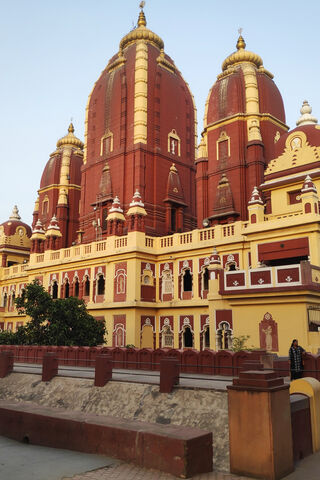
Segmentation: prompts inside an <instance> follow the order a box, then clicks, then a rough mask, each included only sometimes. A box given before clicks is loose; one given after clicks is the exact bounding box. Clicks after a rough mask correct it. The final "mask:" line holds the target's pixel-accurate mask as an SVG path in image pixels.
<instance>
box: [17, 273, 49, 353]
mask: <svg viewBox="0 0 320 480" xmlns="http://www.w3.org/2000/svg"><path fill="white" fill-rule="evenodd" d="M52 302H53V300H52V298H51V296H50V294H49V293H48V292H47V291H46V290H45V289H44V287H43V286H42V285H40V283H39V281H38V280H33V282H32V283H28V284H27V285H26V287H25V289H24V290H23V291H22V294H21V296H20V297H17V298H16V299H15V304H16V307H17V310H18V314H19V315H27V316H29V317H30V318H31V320H30V321H29V322H28V323H27V325H26V326H25V327H22V329H21V330H20V336H21V337H23V332H24V333H25V338H24V340H25V343H27V344H29V345H34V344H36V345H45V344H46V341H45V337H46V328H47V326H46V322H47V321H48V320H49V317H50V311H51V309H52ZM21 340H22V342H21V343H24V342H23V339H21Z"/></svg>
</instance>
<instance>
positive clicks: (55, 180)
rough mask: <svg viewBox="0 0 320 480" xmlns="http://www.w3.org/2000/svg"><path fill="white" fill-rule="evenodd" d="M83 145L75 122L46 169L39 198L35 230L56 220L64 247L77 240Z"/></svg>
mask: <svg viewBox="0 0 320 480" xmlns="http://www.w3.org/2000/svg"><path fill="white" fill-rule="evenodd" d="M82 162H83V143H82V141H81V140H79V139H78V138H77V137H76V136H75V135H74V127H73V125H72V123H71V124H70V125H69V128H68V133H67V135H65V136H64V137H62V138H60V140H58V142H57V149H56V150H55V151H54V152H53V153H52V154H51V155H50V158H49V160H48V162H47V164H46V166H45V168H44V171H43V174H42V177H41V182H40V189H39V190H38V195H39V196H38V199H37V200H36V203H35V209H34V212H33V223H32V228H33V229H35V227H36V224H37V222H40V223H39V224H38V226H39V225H41V228H43V229H44V231H45V230H47V229H48V227H49V226H50V222H51V220H52V218H53V217H56V218H55V221H57V223H58V225H59V229H60V232H61V244H60V247H63V248H64V247H69V246H71V244H72V243H73V242H75V241H76V240H77V235H78V234H77V231H78V230H79V202H80V188H81V165H82Z"/></svg>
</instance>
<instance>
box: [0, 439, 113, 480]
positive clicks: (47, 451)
mask: <svg viewBox="0 0 320 480" xmlns="http://www.w3.org/2000/svg"><path fill="white" fill-rule="evenodd" d="M108 465H114V466H116V465H117V461H116V460H114V459H110V458H107V457H102V456H100V455H90V454H83V453H80V452H71V451H69V450H60V449H58V448H47V447H39V446H37V445H27V444H25V443H20V442H16V441H14V440H11V439H8V438H5V437H1V436H0V480H61V478H64V477H70V476H71V477H72V476H73V475H75V474H77V473H81V472H87V471H89V470H94V469H97V468H99V469H100V468H101V467H106V466H108ZM84 478H86V477H84ZM92 478H94V477H92ZM100 478H101V477H100Z"/></svg>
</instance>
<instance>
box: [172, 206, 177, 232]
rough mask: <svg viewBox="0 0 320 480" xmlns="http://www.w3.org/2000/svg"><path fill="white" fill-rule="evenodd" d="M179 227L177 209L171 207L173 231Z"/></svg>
mask: <svg viewBox="0 0 320 480" xmlns="http://www.w3.org/2000/svg"><path fill="white" fill-rule="evenodd" d="M176 229H177V209H176V208H174V207H172V208H171V231H172V232H175V231H176Z"/></svg>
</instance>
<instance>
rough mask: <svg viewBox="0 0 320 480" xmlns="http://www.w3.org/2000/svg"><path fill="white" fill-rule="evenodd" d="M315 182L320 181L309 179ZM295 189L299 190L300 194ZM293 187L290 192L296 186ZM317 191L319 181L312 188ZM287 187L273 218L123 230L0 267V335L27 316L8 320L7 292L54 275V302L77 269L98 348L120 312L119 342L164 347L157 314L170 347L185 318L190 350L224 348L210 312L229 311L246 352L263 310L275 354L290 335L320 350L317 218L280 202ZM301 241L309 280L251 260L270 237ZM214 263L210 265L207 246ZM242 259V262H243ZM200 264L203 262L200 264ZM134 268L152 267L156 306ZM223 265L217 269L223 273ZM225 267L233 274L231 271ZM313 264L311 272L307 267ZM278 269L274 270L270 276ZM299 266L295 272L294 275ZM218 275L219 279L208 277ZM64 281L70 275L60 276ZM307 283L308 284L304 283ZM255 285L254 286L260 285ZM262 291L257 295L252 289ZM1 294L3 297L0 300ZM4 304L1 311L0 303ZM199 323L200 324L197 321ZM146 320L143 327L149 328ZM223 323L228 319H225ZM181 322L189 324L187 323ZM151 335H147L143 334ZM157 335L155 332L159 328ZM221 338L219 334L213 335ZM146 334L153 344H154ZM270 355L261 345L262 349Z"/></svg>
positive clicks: (276, 197) (283, 350)
mask: <svg viewBox="0 0 320 480" xmlns="http://www.w3.org/2000/svg"><path fill="white" fill-rule="evenodd" d="M314 183H315V185H317V183H320V178H319V179H318V181H315V182H314ZM301 186H302V185H301V184H300V188H301ZM296 187H297V186H296V185H295V186H292V187H290V188H296ZM319 187H320V185H319ZM287 191H288V189H287V187H282V188H281V187H279V188H277V189H274V190H272V202H273V206H274V213H273V214H272V215H264V216H263V217H262V218H261V216H260V217H259V215H258V217H257V218H260V220H261V221H257V222H256V223H250V221H248V222H235V223H233V224H227V225H217V226H215V227H213V228H207V229H201V230H194V231H191V232H186V233H181V234H174V235H171V236H167V237H148V236H146V235H145V234H144V233H143V232H135V231H134V232H130V233H129V234H128V235H125V236H121V237H116V236H110V237H108V238H106V239H105V240H103V241H100V242H93V243H91V244H86V245H75V246H72V247H71V248H66V249H61V250H57V251H50V250H49V251H46V252H45V253H42V254H37V253H34V254H31V256H30V260H29V263H27V264H17V265H13V266H11V267H7V268H1V269H0V275H1V277H0V292H1V302H2V303H1V305H2V308H1V310H2V311H1V312H0V321H2V322H3V323H4V325H3V328H4V329H8V328H10V329H13V330H15V328H16V325H17V322H21V321H22V320H23V321H25V320H26V319H25V318H23V317H20V316H18V315H17V312H16V310H15V309H14V307H13V306H12V300H11V298H12V292H13V291H14V292H15V296H17V295H18V294H19V288H21V285H23V284H26V283H28V282H31V281H32V280H33V279H35V278H40V279H41V281H42V283H43V285H44V287H45V288H46V289H49V286H50V278H51V279H52V275H53V274H54V275H55V277H54V278H55V279H56V280H57V283H58V291H59V296H61V295H63V293H62V290H63V284H64V281H65V276H63V272H64V273H65V272H73V273H74V272H77V271H79V270H81V269H86V272H87V275H88V278H89V279H90V285H91V287H90V298H88V299H87V300H88V302H87V306H88V309H89V311H90V313H91V314H92V315H93V316H95V317H99V318H101V317H102V318H103V319H104V320H105V322H106V327H107V330H108V335H107V336H106V339H105V342H106V344H107V345H110V346H111V345H115V343H116V344H117V342H116V341H115V329H116V325H117V323H116V322H117V320H115V319H117V318H118V317H117V316H119V315H122V316H125V344H134V345H135V346H136V347H144V346H148V347H153V346H155V347H159V346H160V347H161V346H163V339H162V335H163V331H162V332H161V331H160V328H161V327H160V318H162V319H163V318H169V317H173V325H172V327H173V328H170V330H171V332H172V334H173V338H174V343H173V345H172V346H174V347H176V348H178V347H179V346H180V347H181V348H183V346H184V340H183V335H184V333H183V328H184V326H185V323H183V319H184V318H189V320H190V317H192V322H191V331H192V335H193V345H192V346H193V347H194V348H196V349H202V348H204V347H207V348H208V347H210V348H212V349H216V348H223V347H227V345H226V344H221V342H220V344H219V343H218V338H217V336H218V335H219V332H218V330H219V325H218V324H217V322H216V320H217V318H216V317H217V311H222V312H223V311H226V310H229V311H230V310H231V311H232V325H229V326H230V330H231V333H230V335H231V336H239V335H249V336H250V338H249V340H248V345H249V346H254V347H261V346H262V345H261V339H260V336H261V332H260V330H259V324H260V322H262V320H263V318H264V315H265V314H266V313H269V314H271V316H272V319H273V320H274V322H275V323H276V324H277V335H278V338H277V342H278V348H277V349H276V350H275V349H273V348H272V350H274V351H276V352H277V353H278V354H280V355H286V354H287V351H288V347H289V344H290V342H291V340H292V338H294V337H297V338H298V339H299V341H300V343H301V344H302V345H303V346H304V347H305V348H306V349H307V350H309V351H311V352H314V353H316V352H317V350H318V347H319V345H320V333H318V332H316V331H309V325H308V308H309V307H313V308H315V309H320V288H319V286H320V271H318V269H317V266H319V265H320V257H319V255H320V251H319V245H320V241H319V240H320V238H319V234H320V224H319V220H320V215H319V213H315V212H310V213H308V214H306V213H304V212H303V209H302V208H303V203H299V204H295V205H294V206H292V205H289V204H288V203H287V202H286V201H285V200H286V195H287ZM254 209H256V210H258V209H259V205H249V212H251V213H252V211H254ZM301 237H303V238H308V242H309V248H310V255H309V260H307V261H306V262H304V263H305V264H308V265H309V264H310V265H311V267H310V272H311V273H310V275H311V277H310V278H311V281H309V280H306V278H304V274H303V272H302V271H301V265H300V264H297V265H295V267H296V268H297V269H298V270H297V271H299V272H300V273H299V278H298V280H296V281H294V282H291V283H290V282H288V284H287V286H286V285H282V284H280V283H279V281H278V280H277V272H278V271H280V270H281V269H282V270H283V269H285V268H291V267H292V265H289V266H271V267H270V266H268V267H265V266H263V265H261V264H260V263H259V260H258V245H262V244H265V243H270V242H274V241H277V240H279V239H280V240H281V241H284V242H285V241H288V240H294V239H298V238H301ZM214 249H216V251H217V253H218V256H219V257H220V261H221V262H222V264H220V265H219V263H217V262H215V261H214V258H216V257H214V252H215V250H214ZM249 253H250V256H251V262H250V263H249V258H250V256H249ZM226 256H227V259H228V258H229V259H230V258H231V259H232V256H233V258H234V259H235V261H234V262H232V261H231V262H229V264H228V262H224V261H223V259H225V258H226ZM200 259H204V262H205V264H206V265H207V268H208V271H209V280H208V292H207V295H206V297H207V298H203V297H204V295H203V288H202V286H203V270H201V267H200V264H199V260H200ZM206 259H207V260H206ZM184 261H188V265H189V266H191V270H192V271H191V275H192V290H191V294H189V295H190V298H188V299H184V298H183V295H184V294H183V289H184V284H183V282H184V280H183V275H182V273H181V269H180V270H179V268H180V266H181V262H184ZM119 263H121V264H126V279H125V281H126V289H125V297H126V298H125V300H123V299H121V300H120V301H119V300H117V298H116V297H115V268H116V265H118V264H119ZM142 263H144V264H145V263H147V264H151V265H154V273H153V272H152V273H151V274H150V275H151V277H152V280H151V281H152V283H154V285H155V300H154V301H146V300H145V299H142V295H141V292H142V289H141V286H142V285H143V281H144V280H143V278H144V277H143V275H142V267H141V265H142ZM166 263H167V264H172V265H173V269H172V270H173V271H172V279H173V295H172V299H171V300H170V301H165V300H164V299H163V298H161V294H160V292H161V288H163V284H162V282H163V277H162V276H160V265H163V264H166ZM223 263H225V266H224V268H223ZM230 264H231V265H232V264H233V269H230ZM312 265H314V267H312ZM99 267H100V269H101V268H103V269H104V272H105V273H104V279H105V292H104V294H103V298H101V296H97V282H96V283H94V280H95V275H96V274H95V272H96V271H97V268H99ZM279 269H280V270H279ZM299 269H300V270H299ZM260 271H261V272H263V271H267V272H269V271H270V274H271V282H270V284H268V285H267V286H265V287H264V288H263V289H260V290H259V288H257V285H256V287H255V288H253V286H252V285H250V278H249V276H250V275H251V274H252V272H253V273H254V272H258V273H259V272H260ZM241 272H243V274H244V278H245V282H244V285H243V287H242V288H241V289H240V290H239V291H238V290H237V287H231V288H229V290H226V289H224V288H226V284H224V287H223V286H222V284H221V281H222V280H221V277H224V282H226V278H227V277H228V276H229V275H239V274H241ZM218 276H219V278H220V280H219V278H217V277H218ZM69 281H70V283H71V282H72V281H73V278H69ZM310 282H311V283H312V288H310V284H311V283H310ZM261 286H262V287H263V285H259V287H261ZM260 291H261V293H260ZM5 295H6V300H5ZM4 305H5V306H4ZM204 316H206V317H207V318H208V320H206V321H205V322H203V323H202V325H201V318H203V317H204ZM142 317H143V318H152V319H154V322H153V326H152V325H150V323H149V322H148V321H147V322H146V323H145V324H144V325H142V322H141V318H142ZM151 323H152V322H151ZM229 323H230V322H229ZM187 324H188V321H187ZM208 326H209V332H210V333H209V339H210V343H209V344H208V342H207V343H205V340H204V338H203V336H201V333H203V331H204V329H207V328H208ZM151 330H152V334H151ZM162 330H163V329H162ZM220 333H221V332H220ZM153 338H154V340H155V343H153ZM269 349H270V345H269Z"/></svg>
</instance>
